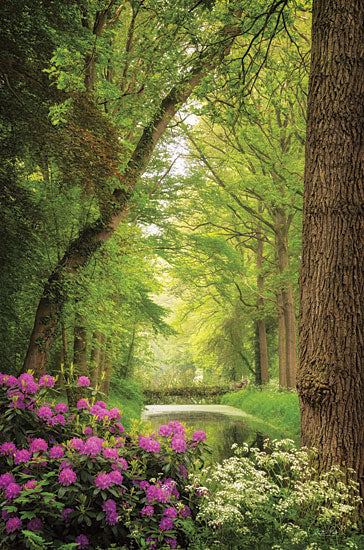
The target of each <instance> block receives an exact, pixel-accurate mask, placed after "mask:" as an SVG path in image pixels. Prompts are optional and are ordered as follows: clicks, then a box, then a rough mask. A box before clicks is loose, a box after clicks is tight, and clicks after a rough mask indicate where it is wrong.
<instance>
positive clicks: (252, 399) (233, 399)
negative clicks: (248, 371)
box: [221, 386, 300, 443]
mask: <svg viewBox="0 0 364 550" xmlns="http://www.w3.org/2000/svg"><path fill="white" fill-rule="evenodd" d="M221 403H223V404H224V405H231V406H232V407H236V408H238V409H241V410H243V411H244V412H246V413H247V414H251V415H253V416H255V417H257V418H258V419H259V420H261V421H262V423H264V422H266V423H268V424H269V425H272V426H274V427H275V428H276V430H274V433H273V437H277V435H278V434H279V433H280V432H281V435H282V436H283V437H285V438H289V439H293V440H294V441H295V442H296V443H298V442H299V434H300V412H299V403H298V396H297V393H296V392H294V391H289V392H288V391H279V390H274V389H271V388H263V389H260V388H258V387H254V386H253V387H248V388H247V389H245V390H241V391H238V392H234V393H228V394H226V395H223V396H222V397H221ZM265 431H266V432H267V431H269V430H265ZM267 435H270V433H267Z"/></svg>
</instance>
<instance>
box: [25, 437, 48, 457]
mask: <svg viewBox="0 0 364 550" xmlns="http://www.w3.org/2000/svg"><path fill="white" fill-rule="evenodd" d="M47 449H48V443H47V442H46V441H45V440H44V439H42V438H41V437H38V438H35V439H33V441H32V442H31V444H30V447H29V451H30V452H31V453H37V452H38V451H44V452H46V451H47Z"/></svg>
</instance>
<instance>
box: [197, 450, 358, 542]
mask: <svg viewBox="0 0 364 550" xmlns="http://www.w3.org/2000/svg"><path fill="white" fill-rule="evenodd" d="M233 450H234V453H235V455H234V456H233V457H232V458H229V459H227V460H225V461H224V462H223V463H222V464H216V465H214V466H212V467H210V468H209V469H208V470H207V471H206V472H205V473H204V479H203V484H202V483H201V482H202V479H200V480H199V479H196V478H195V479H194V480H193V485H194V487H195V488H196V486H197V485H198V483H199V484H200V485H203V486H201V487H199V489H201V491H200V494H201V495H202V494H204V495H206V497H205V498H204V499H203V502H202V505H201V509H200V512H199V516H198V519H199V520H200V521H201V522H206V524H207V525H208V526H209V527H210V528H212V529H213V532H214V539H215V546H214V545H211V548H219V549H225V548H226V549H228V548H229V549H230V548H231V549H239V550H243V549H247V550H248V549H249V550H253V549H259V550H263V549H266V548H267V549H268V548H269V549H272V548H275V549H277V550H278V549H282V550H283V549H287V550H288V549H289V550H291V549H301V548H302V549H305V550H309V549H310V550H314V549H316V548H317V549H326V548H327V549H329V548H330V549H331V548H336V547H337V548H353V549H354V548H359V546H357V545H356V544H355V543H353V542H351V541H349V538H348V537H349V534H350V533H351V532H353V531H355V529H356V523H355V518H356V512H357V509H358V504H359V502H360V497H359V495H358V489H357V486H356V484H355V483H353V482H351V481H348V480H347V479H346V478H345V475H344V473H343V472H342V471H340V470H339V468H337V467H332V468H331V469H330V470H329V471H328V472H325V473H322V474H318V472H317V471H316V470H315V468H314V467H313V466H312V459H313V458H315V456H316V457H317V453H316V454H315V452H311V451H310V452H307V451H305V450H300V451H299V450H297V449H296V448H295V446H294V444H293V442H292V441H289V440H285V441H283V442H278V441H274V442H266V444H265V449H264V451H260V450H259V449H255V448H253V449H249V448H248V447H247V446H246V445H245V446H243V447H241V448H239V447H237V446H236V445H234V446H233ZM339 539H340V540H344V539H345V540H346V539H347V541H348V543H349V542H350V544H349V545H345V546H335V545H334V541H339ZM217 540H218V542H217ZM340 544H341V543H340Z"/></svg>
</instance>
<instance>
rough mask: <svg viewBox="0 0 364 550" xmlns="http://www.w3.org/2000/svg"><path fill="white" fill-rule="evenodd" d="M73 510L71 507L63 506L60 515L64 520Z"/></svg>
mask: <svg viewBox="0 0 364 550" xmlns="http://www.w3.org/2000/svg"><path fill="white" fill-rule="evenodd" d="M72 512H73V508H65V509H64V510H62V516H63V519H64V521H67V518H68V516H69V515H70V514H71V513H72Z"/></svg>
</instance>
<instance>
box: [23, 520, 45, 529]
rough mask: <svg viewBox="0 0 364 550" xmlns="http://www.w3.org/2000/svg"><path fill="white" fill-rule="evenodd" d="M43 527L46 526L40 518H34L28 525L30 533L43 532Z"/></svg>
mask: <svg viewBox="0 0 364 550" xmlns="http://www.w3.org/2000/svg"><path fill="white" fill-rule="evenodd" d="M43 527H44V525H43V522H42V520H41V519H40V518H32V519H31V520H29V521H28V524H27V529H28V531H42V529H43Z"/></svg>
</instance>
